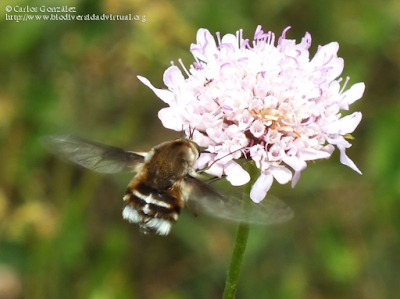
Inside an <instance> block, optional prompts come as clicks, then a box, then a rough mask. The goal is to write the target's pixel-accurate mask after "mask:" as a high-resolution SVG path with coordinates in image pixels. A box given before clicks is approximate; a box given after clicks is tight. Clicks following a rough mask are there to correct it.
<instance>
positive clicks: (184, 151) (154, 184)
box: [41, 135, 293, 235]
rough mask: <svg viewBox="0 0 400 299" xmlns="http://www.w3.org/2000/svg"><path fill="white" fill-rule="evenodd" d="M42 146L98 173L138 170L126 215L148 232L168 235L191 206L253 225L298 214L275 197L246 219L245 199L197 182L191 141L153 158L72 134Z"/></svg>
mask: <svg viewBox="0 0 400 299" xmlns="http://www.w3.org/2000/svg"><path fill="white" fill-rule="evenodd" d="M41 143H42V144H43V145H44V146H45V147H46V148H48V149H49V150H50V151H51V152H53V153H55V154H56V155H59V156H61V157H62V158H65V159H68V160H70V161H72V162H74V163H76V164H79V165H81V166H83V167H86V168H89V169H91V170H94V171H97V172H101V173H117V172H123V171H130V172H136V175H135V177H134V178H133V179H132V181H131V182H130V183H129V185H128V189H127V191H126V194H125V196H124V197H123V200H124V203H125V207H124V209H123V212H122V216H123V218H124V219H126V220H128V221H129V222H132V223H137V224H138V225H139V227H140V230H141V231H142V232H143V233H149V232H153V233H156V234H158V235H168V233H169V232H170V230H171V227H172V225H173V224H174V223H175V222H176V221H177V220H178V217H179V213H180V211H181V209H182V208H183V207H184V205H185V204H188V203H189V204H190V203H193V204H195V205H196V208H199V209H200V210H201V211H204V212H206V213H207V214H210V215H213V216H216V217H219V218H224V219H230V220H233V221H246V222H249V223H258V224H273V223H280V222H284V221H286V220H289V219H290V218H291V217H292V216H293V212H292V210H291V209H290V208H289V207H288V206H287V205H286V204H284V203H283V202H282V201H280V200H278V199H276V198H274V197H268V198H266V199H264V201H263V202H262V203H261V204H254V205H255V207H254V208H253V209H252V212H250V214H246V215H244V213H243V212H242V209H241V200H239V199H236V198H234V197H232V198H227V197H224V196H222V195H220V194H219V193H218V192H216V191H214V190H213V189H212V188H211V187H210V186H209V183H207V181H202V180H200V179H198V178H197V177H198V174H199V172H198V171H196V170H195V163H196V161H197V159H198V158H199V156H200V153H201V150H200V147H199V146H198V145H197V144H196V143H195V142H193V141H192V140H190V139H186V138H179V139H176V140H173V141H166V142H163V143H161V144H159V145H157V146H155V147H153V148H152V149H151V150H150V151H149V152H148V153H147V154H146V153H140V154H139V153H134V152H131V151H125V150H122V149H120V148H117V147H113V146H108V145H103V144H100V143H97V142H93V141H88V140H84V139H81V138H77V137H72V136H69V135H50V136H46V137H43V138H41Z"/></svg>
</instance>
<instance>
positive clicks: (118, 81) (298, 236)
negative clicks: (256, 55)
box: [0, 0, 400, 299]
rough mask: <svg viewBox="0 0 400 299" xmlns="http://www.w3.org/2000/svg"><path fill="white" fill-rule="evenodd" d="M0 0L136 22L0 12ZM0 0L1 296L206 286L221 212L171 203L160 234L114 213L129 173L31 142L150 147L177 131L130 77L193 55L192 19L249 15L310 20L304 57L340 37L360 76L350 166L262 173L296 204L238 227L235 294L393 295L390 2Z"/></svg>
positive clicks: (227, 233)
mask: <svg viewBox="0 0 400 299" xmlns="http://www.w3.org/2000/svg"><path fill="white" fill-rule="evenodd" d="M7 5H11V6H12V7H16V6H19V7H26V6H27V5H29V6H30V7H40V6H42V5H45V6H49V7H54V6H61V5H67V6H73V7H76V13H77V14H82V15H86V14H89V15H93V14H97V15H101V14H103V13H105V14H110V13H112V14H114V15H116V14H122V15H126V14H132V15H139V16H141V17H142V18H143V16H145V22H143V21H43V20H42V21H30V22H22V21H21V22H16V21H7V20H6V17H5V16H6V13H7V12H6V11H5V7H6V6H7ZM0 9H1V10H3V12H2V13H3V18H2V19H1V20H0V38H1V44H0V68H1V71H0V298H8V299H12V298H37V299H42V298H84V299H86V298H93V299H103V298H166V299H181V298H220V296H221V294H222V290H223V286H224V280H225V276H226V271H227V268H228V264H229V260H230V256H231V251H232V245H233V242H234V237H235V231H236V225H235V224H232V223H227V222H224V221H221V220H215V219H211V218H208V217H206V216H203V215H200V216H199V217H197V218H195V217H193V216H192V215H191V214H190V212H188V211H185V212H183V214H182V216H181V219H180V220H179V222H178V223H177V225H176V226H175V227H174V229H173V231H172V233H171V235H170V236H168V237H166V238H163V237H157V236H144V235H141V234H140V233H139V232H138V230H137V227H136V226H135V225H131V224H129V223H127V222H125V221H124V220H123V219H122V217H121V210H122V196H123V194H124V191H125V188H126V185H127V183H128V181H129V180H130V179H131V175H130V174H128V175H126V174H121V175H116V176H108V175H100V174H96V173H93V172H90V171H87V170H85V169H81V168H79V167H77V166H75V165H72V164H68V163H65V162H63V161H60V160H58V159H57V158H55V157H53V156H51V155H50V154H49V153H48V152H46V151H45V150H44V149H43V148H42V147H41V146H40V145H39V143H38V141H37V140H38V138H39V137H40V136H43V135H48V134H51V133H72V134H74V135H78V136H81V137H85V138H88V139H92V140H96V141H99V142H103V143H107V144H111V145H115V146H119V147H123V148H132V149H139V150H148V149H149V148H150V147H151V146H153V145H155V144H157V143H159V142H161V141H165V140H168V139H171V138H175V137H177V136H179V133H177V132H171V131H168V130H167V129H165V128H163V127H162V126H161V123H160V121H159V120H158V118H157V111H158V110H159V109H160V108H162V107H163V106H164V104H163V103H162V102H161V101H160V100H159V99H158V98H156V96H155V95H154V94H153V93H152V92H151V91H150V90H149V89H148V88H146V87H145V86H144V85H142V84H141V83H140V82H139V81H138V80H137V78H136V76H137V75H143V76H145V77H147V78H149V79H150V81H151V82H153V83H154V84H155V85H156V86H158V87H162V86H163V83H162V75H163V71H164V70H165V69H166V68H167V67H168V66H169V65H170V61H172V60H173V61H175V62H176V61H177V60H178V59H179V58H182V59H183V62H184V63H185V65H186V66H188V65H189V64H190V63H191V62H192V57H191V55H190V53H189V51H188V49H189V45H190V43H191V42H194V41H195V36H196V31H197V29H198V28H200V27H205V28H208V29H209V30H210V31H211V32H212V33H214V32H216V31H219V32H221V33H222V34H225V33H233V32H235V31H236V30H238V29H240V28H243V29H244V36H245V37H247V38H250V39H251V38H252V37H253V34H254V31H255V28H256V26H257V25H259V24H261V25H262V26H263V28H264V30H265V31H268V30H271V31H273V32H275V33H276V34H277V35H279V34H280V33H281V32H282V30H283V29H284V28H285V27H287V26H288V25H291V26H292V29H291V30H290V31H289V32H288V37H289V38H294V39H297V40H298V41H300V39H301V38H302V37H303V36H304V33H305V32H306V31H308V32H310V33H311V34H312V37H313V45H312V48H311V55H313V54H314V53H315V51H316V49H317V46H318V45H324V44H327V43H329V42H331V41H338V42H339V44H340V50H339V55H340V56H341V57H343V58H344V59H345V69H344V72H343V77H346V76H350V78H351V81H350V83H349V86H350V85H351V84H354V83H356V82H365V84H366V86H367V88H366V91H365V94H364V97H363V98H362V99H361V100H360V101H358V102H356V103H355V104H354V105H353V106H352V107H351V111H350V112H353V111H362V113H363V120H362V122H361V124H360V126H359V128H358V129H357V130H356V131H355V133H354V137H355V140H354V141H353V142H352V143H353V147H352V148H351V149H350V150H349V151H348V153H349V156H350V157H351V158H352V159H354V161H355V163H356V164H357V165H358V166H359V168H360V169H361V170H362V171H363V175H362V176H360V175H358V174H357V173H356V172H354V171H352V170H350V169H349V168H347V167H345V166H343V165H341V164H340V163H339V155H338V152H337V151H336V152H335V153H334V155H333V157H332V158H331V159H329V160H324V161H319V162H317V163H315V164H312V163H310V165H309V167H308V168H307V170H306V171H304V172H303V175H302V178H301V180H300V182H299V183H298V185H297V186H296V187H295V188H294V189H291V188H290V186H289V185H284V186H280V185H279V184H278V185H274V186H273V189H272V191H271V192H272V193H273V194H275V195H277V196H278V197H280V198H282V199H284V200H285V201H286V202H287V203H288V204H289V205H290V206H292V208H293V209H294V210H295V213H296V216H295V218H294V219H293V220H292V221H290V222H288V223H286V224H284V225H280V226H275V227H268V228H266V227H253V228H252V229H251V232H250V239H249V246H248V249H247V252H246V256H245V260H244V266H243V270H242V274H241V281H240V285H239V290H238V295H237V297H238V298H275V299H279V298H282V299H283V298H284V299H287V298H307V299H310V298H311V299H312V298H368V299H369V298H371V299H372V298H398V294H399V293H400V284H399V283H398V281H399V277H400V255H399V252H400V158H399V154H400V151H399V149H400V138H399V134H400V133H399V132H400V130H399V129H400V117H399V115H400V84H399V83H400V82H399V79H400V72H399V65H400V34H399V33H400V18H399V15H400V2H399V1H397V0H385V1H378V0H375V1H373V0H370V1H362V0H354V1H348V0H325V1H316V0H312V1H305V0H296V1H295V0H284V1H282V0H279V1H277V0H255V1H251V2H250V1H246V0H234V1H226V0H221V1H211V0H193V1H183V0H175V1H161V0H151V1H150V0H147V1H146V0H133V1H128V0H123V1H112V0H100V1H93V0H63V1H48V0H41V1H23V0H20V1H14V0H10V1H9V2H7V3H6V2H5V1H2V4H1V5H0ZM8 14H11V13H8ZM14 14H17V13H14ZM39 14H40V15H43V14H44V13H39ZM18 15H23V13H20V14H18ZM59 15H62V14H61V13H60V14H59ZM143 20H144V19H143Z"/></svg>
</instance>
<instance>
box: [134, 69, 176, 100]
mask: <svg viewBox="0 0 400 299" xmlns="http://www.w3.org/2000/svg"><path fill="white" fill-rule="evenodd" d="M137 78H138V79H139V80H140V81H141V82H142V83H143V84H144V85H146V86H147V87H149V88H150V89H151V90H152V91H153V92H154V93H155V94H156V96H157V97H159V98H160V99H161V100H162V101H163V102H165V103H167V104H169V103H171V102H172V101H173V100H174V98H175V96H174V94H173V93H172V92H171V91H169V90H166V89H158V88H155V87H154V86H153V85H152V84H151V83H150V81H149V80H148V79H146V78H145V77H142V76H137Z"/></svg>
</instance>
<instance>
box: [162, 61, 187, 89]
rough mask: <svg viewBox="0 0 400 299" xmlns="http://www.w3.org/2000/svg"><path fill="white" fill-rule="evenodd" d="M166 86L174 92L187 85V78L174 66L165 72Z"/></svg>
mask: <svg viewBox="0 0 400 299" xmlns="http://www.w3.org/2000/svg"><path fill="white" fill-rule="evenodd" d="M163 80H164V84H165V85H166V86H167V87H168V88H169V89H170V90H171V91H174V90H176V89H177V88H179V87H180V86H183V84H184V83H185V77H183V75H182V72H181V70H180V69H179V68H178V67H177V66H175V65H173V66H170V67H169V68H167V70H166V71H165V72H164V77H163Z"/></svg>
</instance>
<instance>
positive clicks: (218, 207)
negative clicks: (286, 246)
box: [186, 177, 294, 225]
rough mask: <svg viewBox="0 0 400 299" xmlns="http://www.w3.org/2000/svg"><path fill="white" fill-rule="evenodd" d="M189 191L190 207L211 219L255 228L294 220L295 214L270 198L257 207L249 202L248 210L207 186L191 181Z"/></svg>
mask: <svg viewBox="0 0 400 299" xmlns="http://www.w3.org/2000/svg"><path fill="white" fill-rule="evenodd" d="M186 185H187V189H188V190H189V194H190V195H189V205H192V204H194V205H195V207H196V208H197V209H198V210H199V211H200V212H204V213H206V214H208V215H211V216H214V217H217V218H222V219H227V220H231V221H235V222H246V223H253V224H262V225H270V224H278V223H283V222H286V221H288V220H290V219H291V218H293V215H294V213H293V210H292V209H291V208H290V207H289V206H288V205H286V204H285V203H284V202H283V201H281V200H279V199H278V198H276V197H273V196H270V195H268V196H267V197H266V198H264V200H263V201H262V202H261V203H254V202H253V201H251V200H250V199H249V198H247V199H246V200H248V202H247V203H246V205H247V206H246V209H245V210H244V209H243V208H242V200H241V199H239V198H236V197H225V196H222V195H221V194H219V193H218V192H216V191H214V190H213V189H212V188H211V187H210V186H209V185H208V184H207V183H205V182H202V181H200V180H197V179H195V178H192V177H190V178H189V179H187V180H186Z"/></svg>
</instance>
